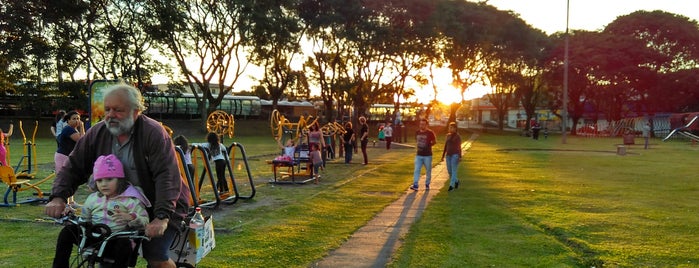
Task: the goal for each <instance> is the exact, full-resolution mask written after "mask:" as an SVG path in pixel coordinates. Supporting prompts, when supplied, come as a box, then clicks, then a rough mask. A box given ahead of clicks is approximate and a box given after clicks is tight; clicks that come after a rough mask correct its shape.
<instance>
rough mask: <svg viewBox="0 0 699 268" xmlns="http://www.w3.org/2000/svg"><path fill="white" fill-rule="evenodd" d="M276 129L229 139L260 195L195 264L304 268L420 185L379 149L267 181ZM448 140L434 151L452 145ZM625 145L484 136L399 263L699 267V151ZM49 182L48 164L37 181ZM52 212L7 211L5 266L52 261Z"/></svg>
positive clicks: (233, 210) (1, 256) (44, 151)
mask: <svg viewBox="0 0 699 268" xmlns="http://www.w3.org/2000/svg"><path fill="white" fill-rule="evenodd" d="M236 123H237V124H239V123H238V122H236ZM243 124H244V123H241V126H242V125H243ZM247 127H249V126H247ZM266 127H267V126H265V128H264V129H265V130H266V129H267V128H266ZM176 132H177V130H176ZM236 132H237V133H240V132H238V131H236ZM267 132H268V131H265V132H264V133H263V134H258V135H244V136H240V137H238V136H237V137H235V138H234V139H233V140H234V141H237V142H240V143H241V144H243V145H244V146H245V148H246V152H247V154H248V156H249V157H250V161H249V163H250V167H251V171H252V175H253V176H254V181H255V186H256V188H257V193H256V195H255V197H254V198H253V199H251V200H240V201H238V202H237V203H236V204H233V205H223V206H222V207H221V208H219V209H218V210H207V211H205V213H206V214H213V215H214V218H215V227H216V230H217V232H216V238H217V239H216V240H217V247H216V249H214V250H213V251H212V252H211V253H210V254H209V255H208V256H207V257H206V258H205V259H204V260H203V261H202V262H201V263H200V265H199V267H308V266H310V265H311V264H312V263H313V262H314V261H315V260H318V259H321V258H322V257H323V256H324V255H325V254H327V252H329V251H330V250H331V249H333V248H336V247H338V246H340V245H341V244H342V243H343V242H344V241H345V240H346V239H347V238H348V237H349V235H350V234H351V233H353V232H354V231H355V230H357V229H358V228H360V227H361V226H363V225H364V224H365V223H366V222H367V221H369V220H370V219H371V218H372V217H373V216H374V215H375V214H376V213H378V212H379V211H381V210H382V209H383V208H384V207H385V206H387V205H388V204H390V203H391V202H393V201H394V200H396V199H397V198H399V196H400V195H401V194H403V193H405V192H406V189H407V186H408V185H409V184H410V182H411V181H412V174H410V173H411V171H412V159H413V154H414V152H413V149H407V148H406V149H396V150H391V151H386V150H384V149H381V148H380V147H378V146H377V147H376V148H373V147H372V148H370V150H369V154H370V162H371V164H370V165H368V166H363V165H359V164H352V165H344V164H342V163H341V162H342V161H341V160H340V159H336V160H335V161H331V162H330V164H329V165H328V168H327V170H326V171H325V173H323V177H322V179H321V183H320V184H318V185H314V184H307V185H271V184H268V183H267V182H268V181H269V179H270V178H271V175H272V174H271V171H270V168H269V166H268V165H267V164H266V163H265V160H267V159H270V158H271V157H272V155H273V154H275V153H277V152H278V151H279V150H278V149H277V148H276V147H275V145H274V143H273V140H272V139H271V137H270V135H269V134H267ZM243 133H244V132H243ZM236 135H239V134H236ZM462 135H463V136H464V138H467V137H468V134H467V133H464V132H463V131H462ZM439 136H440V141H439V143H438V146H436V147H435V148H436V152H435V153H436V154H439V153H441V151H439V150H441V145H442V144H443V143H442V142H441V139H442V138H443V134H439ZM188 137H189V139H190V141H193V140H194V141H197V139H196V138H193V137H191V136H188ZM200 140H201V141H203V135H202V137H201V139H200ZM229 141H230V140H229ZM620 142H621V138H598V139H592V138H578V137H569V138H568V143H567V144H561V142H560V137H558V136H550V137H549V139H547V140H539V141H534V140H531V139H527V138H524V137H519V136H515V135H514V134H511V133H505V134H498V133H497V132H494V131H489V132H488V133H484V134H481V136H480V137H479V138H478V140H477V141H476V142H475V143H474V145H473V147H472V148H471V150H470V151H469V152H468V153H467V154H466V155H465V157H464V161H462V163H461V166H460V177H461V181H462V184H461V188H459V189H458V190H456V191H453V192H446V189H444V190H443V191H442V192H441V193H439V194H438V195H437V196H436V197H435V198H434V199H433V200H432V203H430V206H429V207H428V208H427V210H426V211H425V213H424V214H423V216H422V218H421V219H420V220H419V221H418V222H417V223H416V225H414V226H413V228H412V229H411V232H410V233H409V234H408V235H407V237H405V243H404V246H403V248H402V249H401V251H400V252H399V254H398V255H397V256H395V260H394V262H393V263H392V264H391V265H390V266H392V267H485V266H494V267H532V266H534V267H591V266H596V267H601V266H602V265H604V266H606V267H638V266H645V267H649V266H650V267H658V266H661V267H667V266H671V267H678V266H687V267H692V266H697V265H699V260H698V259H697V257H695V255H696V254H695V253H696V252H698V248H697V247H699V246H696V245H695V244H696V243H694V241H698V240H699V234H697V233H696V232H694V229H695V228H697V227H695V226H699V225H698V224H697V223H698V222H699V217H697V204H699V202H697V199H699V197H698V196H699V195H698V194H697V192H698V188H697V186H696V185H697V183H696V182H695V180H696V179H695V177H696V176H692V175H693V173H695V172H696V171H697V168H696V167H695V165H694V164H693V163H692V161H690V159H692V157H693V156H694V154H696V153H697V150H699V148H698V147H692V146H690V145H689V144H688V143H686V142H667V143H663V142H660V141H659V140H657V139H656V140H653V145H652V146H651V149H650V150H643V149H642V148H641V147H639V145H633V146H630V148H629V149H628V152H629V154H628V155H626V156H619V155H616V154H615V153H614V152H615V150H616V144H618V143H620ZM637 142H640V139H637ZM17 145H21V142H17V140H16V139H15V140H13V144H12V146H13V147H12V157H13V160H12V163H13V165H14V164H16V162H17V160H18V159H17V157H18V155H21V153H19V152H21V147H19V148H15V147H16V146H17ZM370 146H371V144H370ZM37 147H38V154H37V156H38V157H37V158H38V162H39V163H40V164H39V167H42V164H43V166H44V167H48V166H49V164H48V163H50V162H52V160H53V153H52V152H53V151H52V150H53V149H54V148H55V143H53V141H52V140H51V139H40V140H38V141H37ZM354 157H355V160H357V159H361V155H360V154H359V155H355V156H354ZM238 161H239V160H237V161H236V162H237V163H240V162H238ZM355 163H360V162H359V161H355ZM236 165H237V164H236ZM242 170H244V169H242ZM236 172H238V171H236ZM42 173H45V174H42ZM48 173H49V171H47V170H46V168H42V169H41V170H40V172H39V173H38V174H39V175H38V177H42V176H45V175H47V174H48ZM236 177H237V178H240V177H242V175H236ZM237 181H238V182H239V183H240V184H244V183H245V182H246V181H245V179H237ZM248 186H249V185H248ZM49 188H50V187H49V186H48V183H46V185H45V186H42V189H45V191H49ZM241 188H242V189H247V188H246V187H245V185H242V186H241ZM248 188H249V187H248ZM22 194H24V197H26V195H27V192H22ZM22 194H20V196H22ZM86 194H87V193H86V192H81V194H80V195H78V198H77V199H78V200H83V199H84V196H85V195H86ZM42 211H43V209H42V207H41V206H36V205H22V206H19V207H11V208H0V219H2V220H1V221H0V224H1V225H2V226H3V227H2V229H3V232H1V233H0V239H2V241H4V242H3V250H2V251H0V266H2V267H44V266H46V265H47V264H48V263H50V262H51V259H52V257H53V249H54V243H55V237H56V235H57V233H58V231H59V230H60V226H54V225H52V224H49V223H46V221H45V220H43V218H44V217H43V214H42ZM139 267H145V262H144V261H139Z"/></svg>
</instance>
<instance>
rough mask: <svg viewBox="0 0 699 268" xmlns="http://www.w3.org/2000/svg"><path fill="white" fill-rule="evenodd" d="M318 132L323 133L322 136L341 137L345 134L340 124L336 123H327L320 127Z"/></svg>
mask: <svg viewBox="0 0 699 268" xmlns="http://www.w3.org/2000/svg"><path fill="white" fill-rule="evenodd" d="M320 130H321V131H323V136H334V135H342V134H345V132H346V131H345V128H344V127H343V126H342V124H340V123H338V122H329V123H327V124H325V125H323V126H322V127H320Z"/></svg>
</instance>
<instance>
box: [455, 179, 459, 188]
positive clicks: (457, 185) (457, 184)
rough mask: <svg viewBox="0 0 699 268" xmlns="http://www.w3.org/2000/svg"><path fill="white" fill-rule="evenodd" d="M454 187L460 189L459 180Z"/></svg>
mask: <svg viewBox="0 0 699 268" xmlns="http://www.w3.org/2000/svg"><path fill="white" fill-rule="evenodd" d="M454 188H456V189H459V181H456V186H454Z"/></svg>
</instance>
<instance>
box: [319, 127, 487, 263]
mask: <svg viewBox="0 0 699 268" xmlns="http://www.w3.org/2000/svg"><path fill="white" fill-rule="evenodd" d="M477 137H478V134H476V133H474V134H473V135H471V137H470V138H469V140H468V141H466V142H464V143H463V144H462V145H461V148H462V151H464V152H465V151H467V150H468V149H469V148H471V144H472V143H473V141H474V140H475V139H476V138H477ZM440 158H441V157H434V158H433V161H439V159H440ZM448 180H449V174H448V172H447V169H446V163H445V162H440V163H439V164H438V165H437V166H435V167H433V168H432V181H431V182H430V190H425V188H424V185H423V187H420V190H419V191H413V190H409V189H408V190H407V191H406V193H405V194H404V195H403V196H402V197H401V198H399V199H398V200H396V201H395V202H393V203H392V204H391V205H389V206H388V207H386V208H385V209H384V210H383V211H382V212H380V213H379V214H377V215H376V217H374V219H372V220H371V221H369V222H368V223H367V224H366V225H365V226H364V227H362V228H360V229H359V230H357V232H355V233H354V234H352V236H351V237H350V238H349V239H348V240H347V242H345V243H344V244H343V245H342V246H340V247H339V248H337V249H335V250H333V251H331V252H330V253H329V254H328V256H327V257H325V258H324V259H322V260H320V261H318V262H316V263H314V264H313V265H312V266H311V267H317V268H325V267H376V268H379V267H386V264H388V262H389V261H390V260H391V257H392V256H393V253H395V251H396V250H397V249H398V248H400V246H401V245H402V240H401V237H403V236H404V235H405V234H406V233H408V230H410V226H411V225H412V224H413V222H415V220H416V219H418V218H420V216H421V215H422V212H423V211H424V210H425V208H426V207H427V205H428V204H429V202H430V200H432V197H434V195H436V194H438V193H439V191H440V190H441V189H442V187H443V186H444V185H445V182H447V181H448ZM420 182H424V176H422V178H421V180H420ZM447 185H448V184H447ZM408 186H409V185H408V184H406V185H405V188H406V189H407V188H408ZM456 191H458V190H456Z"/></svg>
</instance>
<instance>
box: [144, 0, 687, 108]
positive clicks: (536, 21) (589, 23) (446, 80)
mask: <svg viewBox="0 0 699 268" xmlns="http://www.w3.org/2000/svg"><path fill="white" fill-rule="evenodd" d="M470 1H473V2H479V1H482V0H470ZM567 1H569V4H570V13H569V21H568V28H569V29H571V30H572V29H575V30H590V31H597V30H602V29H603V28H604V27H605V26H606V25H607V24H609V23H611V22H612V21H614V20H615V19H616V18H617V17H618V16H623V15H627V14H630V13H633V12H635V11H638V10H647V11H653V10H663V11H666V12H670V13H674V14H679V15H683V16H686V17H688V18H690V19H693V20H695V21H699V0H488V1H487V3H488V4H490V5H492V6H494V7H496V8H498V9H500V10H510V11H513V12H514V13H516V14H518V15H519V16H520V18H522V19H523V20H524V21H525V22H527V23H528V24H530V25H531V26H532V27H534V28H538V29H541V30H543V31H544V32H545V33H546V34H552V33H555V32H563V31H565V29H566V3H567ZM252 69H254V67H249V68H248V73H259V70H252ZM435 78H436V80H438V81H437V83H436V85H437V88H438V89H439V93H438V94H437V99H438V100H440V101H442V102H444V103H450V102H453V101H460V100H461V98H460V96H459V94H460V93H459V91H458V90H457V89H454V88H453V86H452V85H451V84H452V83H451V82H452V81H451V75H450V72H449V71H448V70H442V71H439V72H437V73H436V74H435ZM154 80H155V78H154ZM241 80H243V81H240V82H239V83H238V84H236V88H237V89H241V90H249V88H250V85H252V83H253V82H252V81H247V80H249V79H248V77H247V76H246V77H244V78H243V79H241ZM154 82H155V81H154ZM487 91H488V88H487V87H484V86H480V85H475V86H474V87H472V88H469V90H467V92H466V95H465V96H464V97H465V99H473V98H477V97H480V96H482V95H483V94H485V93H487ZM416 95H418V101H420V102H429V101H430V100H432V99H433V98H434V96H433V95H434V93H433V90H432V86H431V85H427V86H424V87H423V88H422V89H417V94H416Z"/></svg>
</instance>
